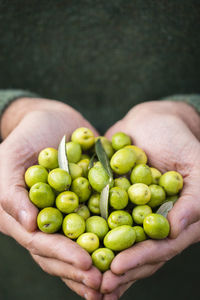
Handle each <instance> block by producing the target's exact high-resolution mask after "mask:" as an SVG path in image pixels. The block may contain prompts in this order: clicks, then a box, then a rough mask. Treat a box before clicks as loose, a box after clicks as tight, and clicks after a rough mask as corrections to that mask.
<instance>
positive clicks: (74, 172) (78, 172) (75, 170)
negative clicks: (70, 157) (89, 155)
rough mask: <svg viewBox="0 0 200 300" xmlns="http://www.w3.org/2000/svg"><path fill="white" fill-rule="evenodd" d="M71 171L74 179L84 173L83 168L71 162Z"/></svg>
mask: <svg viewBox="0 0 200 300" xmlns="http://www.w3.org/2000/svg"><path fill="white" fill-rule="evenodd" d="M69 173H70V175H71V178H72V180H74V179H76V178H78V177H81V176H82V175H83V169H82V168H81V167H80V166H79V165H77V164H74V163H69Z"/></svg>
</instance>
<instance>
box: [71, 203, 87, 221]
mask: <svg viewBox="0 0 200 300" xmlns="http://www.w3.org/2000/svg"><path fill="white" fill-rule="evenodd" d="M74 212H76V213H77V214H78V215H79V216H81V217H83V219H84V220H87V219H88V218H89V217H90V211H89V209H88V207H87V206H86V205H83V204H80V205H79V207H78V208H76V209H75V211H74Z"/></svg>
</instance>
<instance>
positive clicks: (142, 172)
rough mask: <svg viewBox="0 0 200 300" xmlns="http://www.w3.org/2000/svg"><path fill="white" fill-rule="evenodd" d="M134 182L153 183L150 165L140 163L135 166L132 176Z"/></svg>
mask: <svg viewBox="0 0 200 300" xmlns="http://www.w3.org/2000/svg"><path fill="white" fill-rule="evenodd" d="M130 179H131V182H132V183H144V184H146V185H150V184H151V183H152V175H151V170H150V168H149V166H147V165H145V164H140V165H137V166H135V168H134V169H133V170H132V172H131V176H130Z"/></svg>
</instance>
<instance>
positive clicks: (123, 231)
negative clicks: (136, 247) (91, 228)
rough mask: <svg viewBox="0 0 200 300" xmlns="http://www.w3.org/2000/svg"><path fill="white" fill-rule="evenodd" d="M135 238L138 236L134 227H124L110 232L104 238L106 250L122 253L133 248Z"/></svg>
mask: <svg viewBox="0 0 200 300" xmlns="http://www.w3.org/2000/svg"><path fill="white" fill-rule="evenodd" d="M135 238H136V234H135V230H134V229H133V227H131V226H129V225H122V226H118V227H116V228H114V229H112V230H110V231H109V232H108V233H107V234H106V236H105V237H104V240H103V243H104V245H105V247H106V248H109V249H111V250H113V251H122V250H124V249H127V248H129V247H131V246H132V245H133V244H134V242H135Z"/></svg>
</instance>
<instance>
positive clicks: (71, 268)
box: [0, 99, 200, 300]
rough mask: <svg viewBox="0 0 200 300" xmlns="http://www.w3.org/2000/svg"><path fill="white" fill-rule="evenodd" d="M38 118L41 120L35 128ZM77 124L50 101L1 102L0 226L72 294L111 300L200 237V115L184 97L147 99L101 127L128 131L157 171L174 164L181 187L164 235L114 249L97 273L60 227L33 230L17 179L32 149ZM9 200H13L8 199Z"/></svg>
mask: <svg viewBox="0 0 200 300" xmlns="http://www.w3.org/2000/svg"><path fill="white" fill-rule="evenodd" d="M27 103H28V104H27ZM67 115H68V116H69V117H68V118H67V117H66V116H67ZM53 120H54V121H53ZM72 120H73V122H72ZM38 121H39V122H40V123H41V124H42V126H40V130H39V131H37V128H38ZM80 126H85V127H89V128H92V127H91V125H89V124H88V122H86V121H85V120H84V119H83V118H82V117H81V116H80V114H79V113H77V112H75V111H74V110H73V109H71V108H69V107H68V106H66V105H64V104H62V103H60V102H57V101H52V100H51V101H49V100H41V99H39V100H37V99H34V100H31V99H19V100H17V101H15V102H14V103H13V104H11V105H10V106H9V108H8V109H7V110H6V112H5V113H4V115H3V118H2V121H1V135H2V137H3V140H4V141H3V143H2V144H1V145H0V156H1V158H2V160H1V168H0V177H1V180H0V185H1V195H0V216H1V218H0V231H1V232H3V233H4V234H7V235H9V236H11V237H13V238H14V239H15V240H16V241H17V242H18V243H20V244H21V245H22V246H24V247H25V248H27V249H28V250H29V251H30V253H31V255H32V257H33V259H34V260H35V261H36V262H37V263H38V264H39V265H40V266H41V268H42V269H43V270H45V272H48V273H49V274H52V275H54V276H59V277H61V279H62V280H63V282H65V284H67V285H68V286H69V288H71V289H72V290H73V291H75V292H76V293H77V294H78V295H80V296H82V297H84V298H86V299H92V300H93V299H105V300H110V299H111V300H115V299H119V298H120V297H121V296H122V295H123V293H124V292H125V291H126V290H127V289H128V288H129V287H130V286H131V285H132V284H133V283H134V282H135V281H137V280H140V279H142V278H145V277H148V276H151V275H152V274H153V273H155V272H156V271H157V270H158V269H159V268H160V267H161V266H162V265H163V264H164V263H165V262H166V261H168V260H170V259H171V258H172V257H174V256H175V255H177V254H178V253H180V252H181V251H183V250H184V249H185V248H187V247H189V246H190V245H191V244H193V243H196V242H199V241H200V233H199V232H200V221H199V220H200V203H199V202H198V201H196V199H198V196H199V176H200V171H199V168H198V166H199V163H200V146H199V140H200V130H199V129H200V118H199V116H198V114H197V113H196V112H195V110H194V109H193V108H192V107H190V106H189V105H187V104H185V103H174V102H170V101H160V102H155V101H153V102H148V103H143V104H140V105H138V106H136V107H135V108H133V109H132V110H130V112H129V114H128V115H127V116H126V117H125V118H124V119H122V120H121V121H119V122H118V123H116V124H115V125H114V126H113V127H112V128H111V129H110V130H109V131H108V132H107V134H106V136H107V138H109V139H111V136H112V134H114V133H115V132H119V131H123V132H126V133H127V134H129V135H130V136H131V137H133V138H134V142H135V144H136V145H138V146H139V147H141V148H142V149H144V151H145V152H146V153H147V155H148V158H149V160H150V165H153V166H155V167H156V168H158V169H159V170H160V171H162V172H166V171H167V170H177V171H179V172H180V173H181V174H182V175H183V177H184V183H185V186H184V189H183V191H182V194H181V197H180V199H179V200H178V201H177V203H176V204H175V206H174V208H173V210H172V211H171V212H170V214H169V221H170V223H171V225H172V232H171V237H170V239H167V240H162V241H153V240H147V241H144V242H141V243H139V244H136V245H134V247H133V248H130V249H127V250H125V251H124V252H123V253H120V254H118V255H117V256H116V258H114V260H113V263H112V265H111V270H109V271H107V272H105V274H104V275H103V278H102V275H101V273H100V272H99V271H98V270H97V269H96V268H95V267H93V266H92V262H91V258H90V256H89V254H88V253H87V252H86V251H84V250H83V249H81V248H80V247H79V246H78V245H77V244H75V243H74V242H73V241H71V240H69V239H67V238H66V237H64V236H62V235H60V234H54V235H47V236H46V235H44V234H43V233H42V232H37V231H35V228H36V222H35V220H36V216H37V212H38V210H37V208H36V207H34V205H32V204H31V202H30V201H28V195H27V191H26V189H25V186H24V181H23V174H24V171H25V167H26V168H27V167H28V166H30V165H31V164H33V163H36V156H37V155H36V153H38V152H39V151H40V150H42V149H43V148H45V147H49V146H52V147H56V146H57V144H58V142H59V141H60V139H61V137H62V136H63V135H64V134H66V133H67V137H69V136H70V134H71V133H72V132H73V130H74V129H75V128H77V127H80ZM15 127H17V128H15ZM167 127H168V130H166V128H167ZM49 128H50V129H51V130H50V131H49ZM154 128H156V131H155V130H153V129H154ZM133 129H134V130H133ZM93 130H94V129H93ZM133 132H134V134H133ZM53 133H55V134H53ZM149 136H151V139H149V138H148V137H149ZM172 139H173V140H174V142H173V144H171V140H172ZM19 140H20V143H18V141H19ZM31 141H34V142H31ZM50 141H51V142H50ZM50 144H51V145H50ZM172 145H173V147H172ZM185 145H186V147H184V146H185ZM25 146H26V147H25ZM183 148H184V149H183ZM182 149H183V151H182V152H181V153H182V156H181V157H180V151H181V150H182ZM13 191H14V193H15V199H14V198H13ZM13 201H17V203H18V205H16V206H13ZM188 203H190V204H188ZM191 203H192V205H191ZM20 211H24V212H23V214H22V215H24V218H23V217H21V218H20V217H19V212H20ZM25 229H27V230H25ZM57 249H59V251H57ZM67 253H71V255H70V256H68V254H67ZM130 258H131V264H130ZM123 273H124V274H123ZM122 274H123V275H122ZM100 286H101V288H100V291H97V290H98V289H99V287H100Z"/></svg>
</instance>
